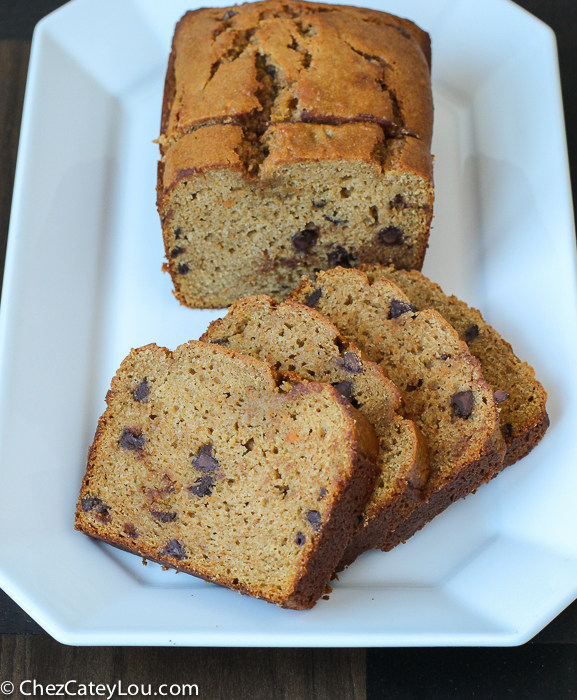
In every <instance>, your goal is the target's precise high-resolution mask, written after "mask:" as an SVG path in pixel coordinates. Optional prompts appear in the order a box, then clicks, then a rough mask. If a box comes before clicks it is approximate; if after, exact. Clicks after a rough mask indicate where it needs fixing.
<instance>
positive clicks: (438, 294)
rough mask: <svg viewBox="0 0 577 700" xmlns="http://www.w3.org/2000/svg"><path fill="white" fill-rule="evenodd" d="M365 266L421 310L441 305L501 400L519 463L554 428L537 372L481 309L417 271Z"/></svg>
mask: <svg viewBox="0 0 577 700" xmlns="http://www.w3.org/2000/svg"><path fill="white" fill-rule="evenodd" d="M362 269H363V270H364V271H365V272H366V273H367V275H368V276H369V278H370V279H371V280H376V279H381V278H387V279H390V280H391V281H392V282H394V283H395V284H396V285H397V286H398V287H400V288H401V289H402V290H403V292H404V293H405V294H406V295H407V296H408V297H409V299H410V300H411V303H412V304H414V305H415V306H416V307H417V308H418V309H421V310H423V309H435V311H438V312H439V313H440V314H441V316H442V317H443V318H444V319H446V320H447V321H448V322H449V323H450V324H451V325H452V326H453V328H454V329H455V330H456V331H457V333H458V334H459V338H460V339H461V340H464V341H465V342H466V343H467V345H468V346H469V350H470V351H471V354H472V355H474V356H475V357H476V358H477V359H478V360H479V362H480V363H481V370H482V372H483V377H484V378H485V379H486V380H487V382H488V383H489V385H490V386H491V388H492V389H493V391H494V392H495V395H496V396H497V399H498V401H499V422H500V425H501V433H502V434H503V438H504V440H505V443H506V445H507V454H506V455H505V460H504V463H503V466H509V465H510V464H514V463H515V462H517V461H518V460H519V459H521V458H522V457H525V455H527V454H529V452H530V451H531V450H532V449H533V448H534V447H535V445H536V444H537V443H538V442H539V441H540V440H541V438H542V437H543V435H544V434H545V432H546V430H547V428H548V427H549V416H548V415H547V409H546V403H547V393H546V391H545V389H544V388H543V387H542V385H541V383H540V382H539V381H538V380H537V379H536V378H535V371H534V370H533V368H532V367H530V366H529V365H528V364H527V363H526V362H523V361H521V360H520V359H519V358H518V357H517V356H516V355H515V353H514V352H513V348H512V347H511V346H510V345H509V343H508V342H507V341H506V340H503V338H501V336H500V335H499V333H497V331H496V330H495V329H494V328H492V327H491V326H490V325H489V324H488V323H486V322H485V321H484V320H483V317H482V316H481V313H480V312H479V311H477V309H474V308H471V307H470V306H467V304H465V302H464V301H461V300H460V299H457V297H456V296H447V295H446V294H445V293H444V292H443V290H442V289H441V287H439V285H438V284H435V283H434V282H431V280H430V279H428V277H425V275H422V274H421V273H420V272H417V271H415V270H411V271H406V270H394V269H393V268H391V267H388V268H385V267H382V266H381V265H367V266H363V267H362Z"/></svg>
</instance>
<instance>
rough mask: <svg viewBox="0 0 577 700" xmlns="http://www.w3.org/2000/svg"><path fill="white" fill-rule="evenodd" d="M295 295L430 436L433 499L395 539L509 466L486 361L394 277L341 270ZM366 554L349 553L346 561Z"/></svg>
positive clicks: (418, 508)
mask: <svg viewBox="0 0 577 700" xmlns="http://www.w3.org/2000/svg"><path fill="white" fill-rule="evenodd" d="M293 298H294V299H296V300H300V301H303V302H305V303H308V304H309V305H311V306H313V305H314V307H315V308H316V309H317V310H318V311H320V312H321V313H322V314H324V315H325V316H327V318H329V320H331V321H332V322H333V323H334V324H335V325H336V326H337V328H339V329H340V330H341V331H342V333H343V334H344V335H345V336H346V337H347V338H350V339H351V340H352V341H354V342H355V343H357V344H358V345H359V346H360V347H361V349H362V350H364V352H365V353H366V354H367V356H368V357H369V358H370V359H371V360H373V361H374V362H378V363H380V364H381V366H382V367H383V369H384V370H385V373H386V374H387V375H388V376H389V378H390V379H391V380H392V381H393V382H394V383H395V384H396V385H397V387H398V388H399V390H400V391H401V394H402V396H403V399H404V401H405V404H406V406H407V408H408V409H409V411H410V413H411V416H412V418H413V419H414V420H415V422H416V423H417V425H418V426H419V427H420V429H421V431H422V432H423V434H424V435H425V438H426V439H427V445H428V450H429V466H430V470H431V475H430V477H429V481H428V483H427V486H426V499H425V501H423V502H421V503H419V504H417V505H416V506H415V507H414V509H413V511H412V513H411V514H410V515H409V516H408V518H406V519H405V520H404V521H403V522H402V523H401V524H400V525H399V526H398V527H397V528H396V529H395V530H394V531H393V532H391V533H390V534H389V536H388V537H387V541H386V542H385V543H384V545H383V547H382V549H385V550H388V549H391V548H392V547H394V546H396V545H397V544H399V543H401V542H404V541H405V540H406V539H408V538H409V537H411V536H412V535H413V534H414V533H415V532H416V531H417V530H419V529H420V528H421V527H423V525H425V524H426V523H427V522H428V521H430V520H431V519H432V518H433V517H435V516H436V515H438V514H439V513H440V512H441V511H443V510H444V509H445V508H446V507H447V506H448V505H450V504H451V503H452V502H453V501H455V500H456V499H458V498H462V497H463V496H466V495H467V494H469V493H471V492H472V491H474V490H475V489H476V488H477V487H478V486H480V485H481V484H482V483H483V482H486V481H489V480H490V479H491V478H492V477H493V476H495V474H496V473H498V471H499V470H500V469H501V468H502V464H503V455H504V453H505V444H504V441H503V438H502V436H501V432H500V430H499V417H498V411H497V407H496V405H495V400H494V398H493V391H492V390H491V388H490V386H489V385H488V384H487V382H486V381H485V380H484V379H483V376H482V374H481V368H480V364H479V361H478V360H477V359H476V358H474V357H473V356H472V355H471V354H470V353H469V351H468V348H467V345H466V344H465V343H463V342H462V341H460V340H459V337H458V335H457V333H456V331H455V330H454V328H453V327H452V326H450V325H449V324H448V323H447V321H445V319H444V318H443V317H442V316H441V315H440V314H439V313H437V312H436V311H433V310H426V311H417V309H416V308H415V307H414V306H413V305H412V304H411V303H410V301H409V299H408V297H407V296H406V295H405V294H404V293H403V292H402V291H401V290H400V289H399V288H398V287H397V286H396V285H394V284H393V283H392V282H390V281H389V280H386V279H381V280H376V281H375V282H374V283H371V281H370V280H369V278H368V277H367V275H366V274H365V273H364V272H362V271H360V270H352V269H343V268H336V269H335V270H330V271H327V272H320V273H319V274H318V275H317V279H316V281H315V282H313V281H310V280H305V281H303V282H302V284H301V285H300V287H299V288H298V289H297V290H295V292H293ZM356 555H358V552H354V551H351V549H350V548H349V550H348V551H347V554H346V555H345V563H347V564H348V563H350V562H351V561H352V560H353V559H354V558H355V556H356Z"/></svg>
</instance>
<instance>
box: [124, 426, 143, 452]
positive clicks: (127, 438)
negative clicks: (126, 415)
mask: <svg viewBox="0 0 577 700" xmlns="http://www.w3.org/2000/svg"><path fill="white" fill-rule="evenodd" d="M145 442H146V437H145V435H144V433H143V432H142V431H140V430H135V429H134V428H124V430H123V431H122V435H121V436H120V440H119V441H118V443H119V445H120V447H124V449H125V450H135V451H136V452H140V451H141V450H142V448H143V447H144V443H145Z"/></svg>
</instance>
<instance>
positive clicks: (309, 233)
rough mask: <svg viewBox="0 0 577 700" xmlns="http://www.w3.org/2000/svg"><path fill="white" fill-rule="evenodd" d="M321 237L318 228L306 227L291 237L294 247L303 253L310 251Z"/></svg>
mask: <svg viewBox="0 0 577 700" xmlns="http://www.w3.org/2000/svg"><path fill="white" fill-rule="evenodd" d="M318 237H319V232H318V230H315V229H309V228H305V229H304V231H301V232H300V233H295V235H294V236H293V237H292V238H291V243H292V244H293V247H294V248H295V249H296V250H298V251H300V252H301V253H305V254H306V253H310V251H311V248H312V247H313V246H314V245H315V244H316V242H317V240H318Z"/></svg>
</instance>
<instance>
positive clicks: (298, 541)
mask: <svg viewBox="0 0 577 700" xmlns="http://www.w3.org/2000/svg"><path fill="white" fill-rule="evenodd" d="M306 539H307V538H306V537H305V536H304V535H303V533H302V532H297V536H296V537H295V544H296V545H298V546H299V547H302V546H303V544H304V543H305V542H306Z"/></svg>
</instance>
